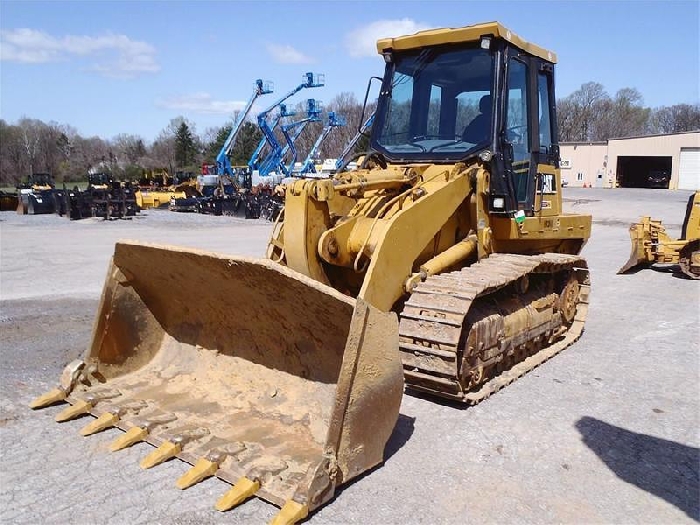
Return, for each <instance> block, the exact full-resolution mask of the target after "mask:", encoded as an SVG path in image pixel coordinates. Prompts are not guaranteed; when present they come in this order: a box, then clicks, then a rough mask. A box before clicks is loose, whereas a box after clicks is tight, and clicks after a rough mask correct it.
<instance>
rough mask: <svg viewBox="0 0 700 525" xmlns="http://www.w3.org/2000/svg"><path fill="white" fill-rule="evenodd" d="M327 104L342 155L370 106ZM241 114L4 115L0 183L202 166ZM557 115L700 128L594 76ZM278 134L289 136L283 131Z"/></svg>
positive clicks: (664, 128) (239, 143) (618, 125)
mask: <svg viewBox="0 0 700 525" xmlns="http://www.w3.org/2000/svg"><path fill="white" fill-rule="evenodd" d="M294 109H295V110H296V112H297V114H296V116H295V117H292V118H293V119H294V120H299V119H301V118H304V117H305V116H306V115H305V111H306V101H303V102H299V103H297V104H296V106H295V107H294ZM324 109H325V111H326V112H328V111H335V112H336V114H338V115H340V116H342V117H344V118H345V119H346V121H347V123H346V125H345V126H343V127H340V128H337V129H334V130H333V132H332V133H331V134H330V135H329V136H328V138H327V139H326V141H325V142H324V143H323V144H322V146H321V148H320V150H319V152H318V153H317V157H318V158H320V159H323V158H334V157H336V156H337V155H339V154H340V152H341V151H342V149H343V148H344V146H345V144H347V143H348V141H349V140H350V139H351V138H352V137H353V136H354V135H355V133H356V132H357V129H358V127H359V126H360V125H361V119H362V109H363V108H362V103H361V102H359V101H358V100H357V98H356V97H355V95H354V94H352V93H340V94H339V95H337V96H336V97H334V98H333V99H332V100H331V101H330V102H329V103H328V104H326V106H325V108H324ZM369 111H371V108H370V109H367V110H366V112H365V118H366V117H367V116H369V115H368V112H369ZM236 117H237V115H236V114H234V115H232V118H231V120H230V121H229V122H228V123H226V124H224V125H222V126H219V127H210V128H207V129H205V130H204V132H203V133H201V134H199V133H197V130H196V126H195V125H194V123H192V122H191V121H189V120H187V119H186V118H184V117H177V118H175V119H172V120H171V121H170V122H169V123H168V125H167V126H166V127H165V128H164V129H163V130H161V132H160V133H159V134H158V136H157V137H156V138H155V139H154V140H153V141H152V142H149V141H146V140H145V139H144V138H142V137H140V136H138V135H134V134H128V133H123V134H120V135H117V136H116V137H114V138H112V139H104V138H101V137H83V136H81V135H80V134H79V133H78V131H77V130H76V129H75V128H73V127H72V126H70V125H66V124H59V123H56V122H48V123H45V122H42V121H41V120H37V119H31V118H22V119H20V120H19V121H17V122H16V123H15V124H8V123H7V122H5V121H4V120H2V119H0V186H11V185H14V184H16V183H18V182H19V181H20V180H22V179H25V178H26V177H27V175H30V174H32V173H40V172H48V173H51V174H52V175H54V177H55V178H56V181H57V182H59V183H60V182H70V181H78V180H85V179H86V175H87V173H88V171H89V170H93V171H109V172H112V173H113V174H114V175H115V176H117V177H119V178H125V179H135V178H138V177H140V176H141V175H142V173H143V172H144V171H148V170H160V169H163V168H166V169H168V170H169V172H170V173H174V172H176V171H179V170H181V171H192V172H195V173H198V172H199V169H200V166H201V165H202V164H203V163H206V164H213V163H214V161H215V159H216V156H217V154H218V153H219V151H220V150H221V147H222V145H223V143H224V141H225V140H226V138H227V137H228V135H229V133H230V131H231V127H232V125H233V122H234V120H235V118H236ZM557 121H558V127H559V140H560V141H562V142H572V141H604V140H607V139H610V138H618V137H628V136H636V135H645V134H654V133H678V132H683V131H693V130H699V129H700V105H699V104H676V105H673V106H662V107H657V108H649V107H645V106H644V103H643V99H642V96H641V94H640V93H639V91H638V90H637V89H635V88H623V89H620V90H619V91H618V92H617V93H615V95H614V96H610V95H609V94H608V93H607V92H606V91H605V88H604V87H603V86H602V85H601V84H599V83H596V82H588V83H585V84H583V85H582V86H581V87H580V88H579V89H578V90H576V91H575V92H573V93H571V94H570V95H569V96H567V97H565V98H562V99H559V100H557ZM326 122H327V114H324V115H323V118H322V120H321V121H320V122H313V123H311V124H309V125H308V126H307V127H306V129H305V130H304V132H303V133H302V135H301V136H300V137H299V140H298V141H297V142H296V143H295V146H296V149H297V152H298V156H297V160H298V161H303V160H304V159H305V157H306V155H307V154H308V152H309V150H310V149H311V147H312V146H313V144H314V142H315V140H316V138H317V137H318V135H319V134H320V133H321V130H322V129H323V126H324V125H325V124H326ZM277 137H278V140H279V141H280V142H281V143H282V144H284V143H285V142H284V138H283V137H282V135H281V133H280V132H279V130H278V131H277ZM261 138H262V134H261V132H260V130H259V129H258V126H257V124H256V123H254V122H253V121H247V122H245V123H244V124H243V126H242V128H241V130H240V132H239V135H238V138H237V140H236V143H235V145H234V147H233V149H232V152H231V163H232V164H233V165H234V166H235V165H245V164H246V162H247V161H248V159H249V158H250V156H251V154H252V152H253V150H254V149H255V147H256V146H257V144H258V142H259V141H260V139H261ZM364 144H365V145H366V141H365V142H364Z"/></svg>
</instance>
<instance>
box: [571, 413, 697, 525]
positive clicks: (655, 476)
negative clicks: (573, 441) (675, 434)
mask: <svg viewBox="0 0 700 525" xmlns="http://www.w3.org/2000/svg"><path fill="white" fill-rule="evenodd" d="M575 426H576V429H577V430H578V431H579V432H580V433H581V438H582V440H583V442H584V443H585V444H586V446H588V448H590V449H591V450H592V451H593V452H595V453H596V454H597V455H598V457H599V458H600V459H601V460H603V462H604V463H605V464H606V465H607V466H608V468H609V469H610V470H612V471H613V472H614V473H615V474H616V475H617V477H619V478H620V479H622V480H623V481H626V482H627V483H631V484H633V485H636V486H637V487H639V488H640V489H642V490H645V491H647V492H649V493H650V494H654V495H655V496H658V497H659V498H662V499H664V500H666V501H667V502H668V503H670V504H671V505H673V506H675V507H677V508H678V509H680V510H682V511H683V512H685V514H686V515H687V516H688V517H690V518H691V519H693V520H695V521H699V520H700V474H699V470H700V463H699V460H700V449H697V448H694V447H689V446H686V445H681V444H680V443H676V442H674V441H668V440H665V439H660V438H656V437H653V436H649V435H646V434H638V433H636V432H632V431H630V430H626V429H624V428H620V427H616V426H614V425H610V424H608V423H606V422H604V421H600V420H598V419H595V418H592V417H582V418H581V419H579V420H578V421H577V422H576V425H575Z"/></svg>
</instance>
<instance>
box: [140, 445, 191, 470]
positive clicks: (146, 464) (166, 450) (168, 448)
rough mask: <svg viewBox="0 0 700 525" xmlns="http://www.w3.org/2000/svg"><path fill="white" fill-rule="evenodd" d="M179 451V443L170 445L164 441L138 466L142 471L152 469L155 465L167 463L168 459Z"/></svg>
mask: <svg viewBox="0 0 700 525" xmlns="http://www.w3.org/2000/svg"><path fill="white" fill-rule="evenodd" d="M181 451H182V445H180V444H179V443H172V442H170V441H166V442H165V443H163V444H162V445H161V446H159V447H158V448H157V449H155V450H154V451H153V452H151V453H150V454H149V455H148V456H146V457H145V458H143V459H142V460H141V463H139V465H140V466H141V468H142V469H149V468H153V467H155V466H156V465H160V464H161V463H163V462H164V461H168V460H169V459H171V458H174V457H175V456H177V455H178V454H179V453H180V452H181Z"/></svg>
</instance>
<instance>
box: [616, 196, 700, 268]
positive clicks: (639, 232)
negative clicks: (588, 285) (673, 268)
mask: <svg viewBox="0 0 700 525" xmlns="http://www.w3.org/2000/svg"><path fill="white" fill-rule="evenodd" d="M630 239H631V241H632V253H631V254H630V258H629V260H628V261H627V263H625V265H624V266H623V267H622V268H620V270H619V271H618V272H617V273H626V272H629V271H631V270H633V269H635V268H640V267H645V266H650V265H652V264H678V265H679V267H680V269H681V271H682V272H683V273H684V274H685V275H687V276H688V277H690V278H691V279H700V191H696V192H695V193H694V194H693V195H691V196H690V198H689V199H688V205H687V206H686V210H685V217H684V219H683V227H682V228H681V237H680V239H673V238H672V237H670V236H669V235H668V234H667V233H666V228H664V227H663V225H662V224H661V221H660V220H658V219H652V218H651V217H642V218H641V219H640V221H639V222H637V223H635V224H633V225H632V226H630Z"/></svg>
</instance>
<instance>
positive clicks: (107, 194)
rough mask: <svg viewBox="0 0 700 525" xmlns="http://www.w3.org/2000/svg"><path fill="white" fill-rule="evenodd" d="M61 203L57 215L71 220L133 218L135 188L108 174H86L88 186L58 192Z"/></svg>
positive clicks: (135, 200)
mask: <svg viewBox="0 0 700 525" xmlns="http://www.w3.org/2000/svg"><path fill="white" fill-rule="evenodd" d="M60 195H61V196H62V200H63V202H62V204H61V205H60V207H59V214H61V215H63V214H65V215H66V216H67V217H68V218H70V219H71V220H78V219H86V218H89V217H99V218H102V219H107V220H110V219H127V218H130V217H133V216H134V215H136V213H137V212H138V210H139V207H138V205H137V202H138V201H137V197H136V196H137V195H138V192H137V188H136V187H135V186H134V185H132V184H131V182H128V181H125V182H121V181H118V180H114V177H113V176H112V175H111V174H109V173H90V174H88V185H87V188H85V189H84V190H81V189H79V188H78V187H75V188H73V190H68V189H66V188H65V187H64V189H63V190H62V191H61V192H60Z"/></svg>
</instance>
